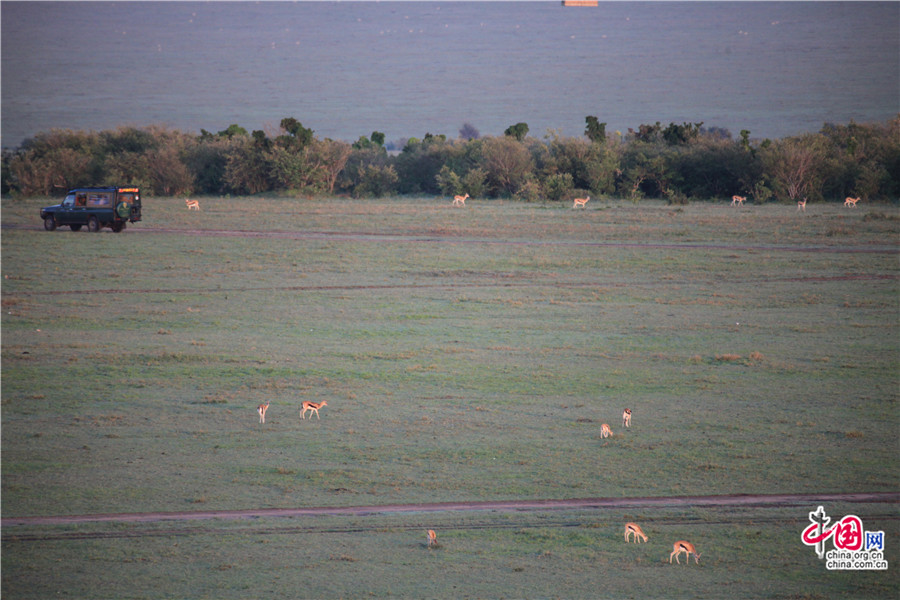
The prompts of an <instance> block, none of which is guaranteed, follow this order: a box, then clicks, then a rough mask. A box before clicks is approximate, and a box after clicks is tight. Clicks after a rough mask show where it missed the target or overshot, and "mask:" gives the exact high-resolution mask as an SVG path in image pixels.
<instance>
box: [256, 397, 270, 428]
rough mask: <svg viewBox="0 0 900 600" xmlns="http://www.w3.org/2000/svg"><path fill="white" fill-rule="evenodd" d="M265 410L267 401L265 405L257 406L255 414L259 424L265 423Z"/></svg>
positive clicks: (267, 404)
mask: <svg viewBox="0 0 900 600" xmlns="http://www.w3.org/2000/svg"><path fill="white" fill-rule="evenodd" d="M267 410H269V401H268V400H266V403H265V404H260V405H259V406H257V407H256V412H258V413H259V422H260V423H265V422H266V411H267Z"/></svg>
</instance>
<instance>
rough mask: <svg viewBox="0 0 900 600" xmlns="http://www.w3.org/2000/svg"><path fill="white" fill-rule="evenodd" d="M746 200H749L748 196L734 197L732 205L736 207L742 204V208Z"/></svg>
mask: <svg viewBox="0 0 900 600" xmlns="http://www.w3.org/2000/svg"><path fill="white" fill-rule="evenodd" d="M746 199H747V196H732V197H731V205H732V206H734V205H735V204H740V205H741V206H743V205H744V200H746Z"/></svg>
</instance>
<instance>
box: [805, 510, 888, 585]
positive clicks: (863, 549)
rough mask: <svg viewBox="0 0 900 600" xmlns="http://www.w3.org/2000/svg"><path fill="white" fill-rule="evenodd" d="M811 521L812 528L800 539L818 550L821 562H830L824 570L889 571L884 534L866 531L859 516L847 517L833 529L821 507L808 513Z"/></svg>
mask: <svg viewBox="0 0 900 600" xmlns="http://www.w3.org/2000/svg"><path fill="white" fill-rule="evenodd" d="M809 520H810V522H811V523H812V524H811V525H809V526H808V527H807V528H806V529H804V530H803V533H802V534H801V536H800V537H801V539H802V540H803V543H804V544H806V545H807V546H815V548H816V554H817V555H818V556H819V559H827V561H826V563H825V566H826V568H827V569H828V570H829V571H832V570H852V571H858V570H884V569H887V568H888V563H887V560H885V558H884V532H883V531H865V530H864V529H863V522H862V519H860V518H859V517H857V516H856V515H846V516H845V517H844V518H842V519H840V520H839V521H837V522H836V523H834V524H833V525H831V517H829V516H828V515H827V514H825V509H824V508H823V507H821V506H820V507H819V508H818V509H816V510H814V511H812V512H810V513H809ZM829 525H831V526H830V527H829ZM829 539H830V540H831V542H832V543H833V544H834V549H833V550H829V551H828V552H826V551H825V542H827V541H828V540H829Z"/></svg>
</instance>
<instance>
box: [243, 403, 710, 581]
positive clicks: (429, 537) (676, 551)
mask: <svg viewBox="0 0 900 600" xmlns="http://www.w3.org/2000/svg"><path fill="white" fill-rule="evenodd" d="M269 404H270V402H269V401H268V400H267V401H266V402H265V404H260V405H259V406H257V407H256V412H257V413H259V422H260V423H265V422H266V412H267V411H268V410H269ZM325 406H328V402H327V401H325V400H323V401H321V402H311V401H309V400H304V401H303V402H301V403H300V409H301V410H300V418H301V419H305V418H306V413H307V412H308V413H310V414H309V418H310V420H312V414H313V413H315V414H316V417H317V418H319V419H321V417H320V416H319V409H321V408H323V407H325ZM631 415H632V411H631V409H630V408H626V409H625V410H624V411H623V412H622V427H624V428H630V427H631ZM612 435H613V432H612V428H611V427H610V426H609V424H608V423H602V424H601V425H600V437H601V438H602V439H606V438H608V437H611V436H612ZM604 445H605V444H604ZM632 538H634V543H635V544H640V543H642V542H643V543H647V542H648V541H649V539H650V538H649V536H648V535H647V534H646V533H644V530H643V529H642V528H641V526H640V525H638V524H637V523H633V522H628V523H625V543H629V542H631V541H632ZM437 545H438V544H437V533H435V531H434V529H426V530H425V546H426V547H427V548H432V547H437ZM681 554H684V555H685V556H686V557H687V562H688V563H690V560H691V557H692V556H693V557H694V562H695V563H696V564H700V554H699V553H698V552H697V549H696V548H695V547H694V545H693V544H692V543H690V542H687V541H684V540H679V541H677V542H675V544H674V545H673V547H672V553H671V554H670V555H669V563H671V562H672V559H673V558H674V559H675V562H676V563H678V564H681V561H680V560H679V557H680V556H681Z"/></svg>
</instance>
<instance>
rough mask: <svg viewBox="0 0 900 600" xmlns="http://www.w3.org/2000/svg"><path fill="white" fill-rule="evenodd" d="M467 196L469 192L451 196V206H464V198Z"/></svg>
mask: <svg viewBox="0 0 900 600" xmlns="http://www.w3.org/2000/svg"><path fill="white" fill-rule="evenodd" d="M468 197H469V194H466V195H465V196H453V206H465V205H466V198H468Z"/></svg>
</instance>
